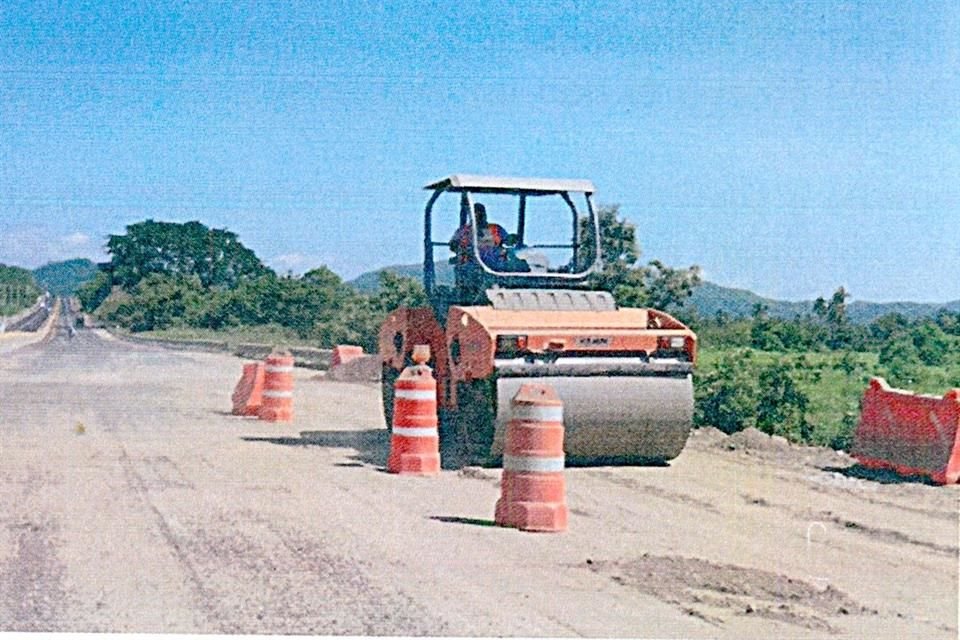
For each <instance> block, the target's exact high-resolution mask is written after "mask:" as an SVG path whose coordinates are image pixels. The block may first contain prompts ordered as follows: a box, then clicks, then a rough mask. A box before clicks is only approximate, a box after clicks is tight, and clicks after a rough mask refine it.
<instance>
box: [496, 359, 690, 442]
mask: <svg viewBox="0 0 960 640" xmlns="http://www.w3.org/2000/svg"><path fill="white" fill-rule="evenodd" d="M525 382H536V383H546V384H549V385H551V386H552V387H553V388H554V389H555V390H556V391H557V393H558V395H559V396H560V399H561V400H563V423H564V450H565V451H566V453H567V455H568V456H570V457H573V458H625V459H647V460H671V459H673V458H675V457H677V456H678V455H680V452H681V451H682V450H683V447H684V445H685V444H686V441H687V436H688V435H689V433H690V426H691V424H692V421H693V381H692V377H691V376H689V375H687V376H683V377H657V376H637V377H628V376H610V377H604V376H590V377H532V378H524V377H519V378H499V379H498V380H497V417H496V432H495V434H494V441H493V449H492V453H493V455H495V456H500V455H502V453H503V441H504V434H505V432H506V424H507V422H508V421H509V420H510V415H509V414H510V400H511V398H513V396H514V395H516V393H517V391H518V390H519V388H520V385H522V384H523V383H525Z"/></svg>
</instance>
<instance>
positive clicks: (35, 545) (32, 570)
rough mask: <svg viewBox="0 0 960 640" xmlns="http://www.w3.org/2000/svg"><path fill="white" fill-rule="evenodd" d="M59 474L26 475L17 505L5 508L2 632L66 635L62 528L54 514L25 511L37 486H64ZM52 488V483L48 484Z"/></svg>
mask: <svg viewBox="0 0 960 640" xmlns="http://www.w3.org/2000/svg"><path fill="white" fill-rule="evenodd" d="M61 482H62V479H60V478H59V477H58V476H56V475H55V474H51V473H49V472H34V471H28V473H27V474H26V477H25V478H24V479H23V480H22V481H20V482H11V483H5V484H6V486H15V485H17V484H19V485H21V486H22V490H21V492H20V495H19V496H18V497H17V499H16V500H15V501H14V503H13V504H10V505H4V506H5V507H6V508H4V509H3V511H4V512H6V514H7V515H6V516H5V517H4V518H3V521H5V528H6V529H7V537H8V538H9V539H10V540H11V542H12V546H13V551H12V553H11V554H10V555H9V556H8V557H7V558H6V559H5V560H4V561H3V562H0V631H28V632H31V631H33V632H35V631H46V632H50V631H68V630H69V629H70V626H69V623H68V622H67V620H66V614H67V611H68V605H69V598H68V594H67V592H66V590H65V589H64V586H63V584H64V578H65V575H66V568H65V566H64V564H63V562H62V561H61V559H60V558H59V557H58V553H57V549H58V545H59V537H58V534H59V531H60V526H59V523H58V522H57V520H56V518H55V517H53V516H52V515H51V514H49V513H46V512H43V511H40V512H37V511H35V510H31V511H30V512H26V511H25V508H27V507H29V506H30V505H34V504H35V503H36V500H35V497H36V496H35V494H36V492H37V489H38V487H42V486H51V485H52V486H56V485H57V484H59V483H61ZM47 483H50V484H47Z"/></svg>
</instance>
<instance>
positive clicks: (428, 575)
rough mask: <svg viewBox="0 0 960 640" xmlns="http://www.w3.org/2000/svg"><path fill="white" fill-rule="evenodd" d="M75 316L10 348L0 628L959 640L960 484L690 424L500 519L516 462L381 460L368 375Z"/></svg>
mask: <svg viewBox="0 0 960 640" xmlns="http://www.w3.org/2000/svg"><path fill="white" fill-rule="evenodd" d="M240 371H241V360H239V359H236V358H233V357H228V356H223V355H215V354H201V353H190V352H180V351H176V352H175V351H164V350H161V349H156V348H151V347H144V346H140V345H130V344H126V343H123V342H119V341H117V340H114V339H111V338H109V337H107V336H106V335H101V334H97V333H95V332H92V331H79V332H78V333H77V335H76V336H75V337H73V338H71V337H70V336H69V335H68V334H67V332H66V329H65V325H64V326H61V327H59V328H55V329H54V331H53V332H52V334H51V336H50V338H49V339H48V340H46V341H41V342H35V343H34V344H24V340H22V339H21V340H16V339H10V340H5V341H0V631H21V630H23V631H39V630H42V631H73V632H88V631H112V632H190V633H280V634H303V633H307V634H324V635H326V634H353V635H383V634H390V635H414V636H416V635H444V636H594V637H596V636H604V637H623V636H629V637H686V638H708V637H721V638H744V637H753V638H770V637H790V638H813V637H816V638H822V637H863V638H866V637H870V638H876V637H898V638H906V637H917V638H920V637H923V638H956V637H957V601H958V515H957V514H958V496H960V491H958V488H957V487H955V486H954V487H934V486H928V485H925V484H922V483H915V482H905V481H903V480H902V479H897V478H892V477H878V476H867V475H864V474H863V473H859V472H857V471H856V467H852V468H851V465H852V462H851V461H850V460H849V458H846V457H845V456H841V455H838V454H836V453H834V452H830V451H822V450H815V449H802V448H797V447H792V446H790V445H787V444H786V443H785V442H779V441H777V440H774V439H770V438H767V437H766V436H763V435H762V434H756V433H746V434H738V436H733V437H730V438H728V437H725V436H723V435H722V434H720V433H719V432H716V431H713V430H703V431H699V432H696V433H695V434H694V436H693V437H692V438H691V441H690V443H689V445H688V446H687V449H686V450H685V451H684V453H683V454H682V455H681V456H680V457H679V458H678V459H677V460H676V461H674V462H673V463H672V464H671V465H670V466H665V467H595V468H576V469H568V470H567V471H566V480H567V502H568V505H569V507H570V510H571V516H570V525H569V531H567V532H566V533H562V534H530V533H523V532H519V531H516V530H511V529H503V528H499V527H495V526H492V518H493V509H494V504H495V502H496V500H497V498H498V497H499V487H498V481H499V471H498V470H495V469H479V468H468V469H466V470H462V471H459V472H458V471H444V472H443V473H442V474H441V475H440V476H439V477H437V478H410V477H397V476H392V475H390V474H387V473H384V472H383V465H384V463H385V460H386V455H387V450H388V446H389V444H388V443H389V441H388V437H387V432H386V430H385V429H383V427H382V415H381V410H380V406H379V391H378V390H377V388H376V387H374V386H372V385H359V384H349V383H342V382H330V381H323V380H317V379H316V377H317V375H316V372H314V371H307V370H299V369H298V370H297V372H296V384H297V388H296V398H295V411H296V418H295V421H294V422H293V423H289V424H271V423H264V422H260V421H257V420H255V419H244V418H236V417H233V416H231V415H229V410H230V393H231V391H232V389H233V386H234V384H235V383H236V381H237V379H238V378H239V375H240Z"/></svg>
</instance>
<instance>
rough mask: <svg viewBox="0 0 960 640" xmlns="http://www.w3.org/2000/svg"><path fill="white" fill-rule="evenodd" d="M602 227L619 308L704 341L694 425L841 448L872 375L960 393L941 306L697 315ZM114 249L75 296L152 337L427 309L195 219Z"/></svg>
mask: <svg viewBox="0 0 960 640" xmlns="http://www.w3.org/2000/svg"><path fill="white" fill-rule="evenodd" d="M599 217H600V223H601V244H602V248H603V251H604V256H605V260H606V268H605V269H604V271H603V272H602V273H600V274H598V275H597V276H596V277H595V279H594V282H593V285H594V286H595V287H597V288H602V289H605V290H608V291H611V292H613V294H614V296H615V297H616V298H617V301H618V303H619V304H620V305H622V306H651V307H657V308H662V309H666V310H668V311H670V312H672V313H674V314H676V315H677V316H678V317H679V318H680V319H682V320H683V321H684V322H686V323H687V324H688V325H689V326H691V328H693V329H694V330H695V331H696V332H697V334H698V337H699V341H700V362H699V363H698V367H697V372H696V374H695V377H694V386H695V393H696V415H695V423H696V425H697V426H715V427H717V428H719V429H721V430H723V431H725V432H727V433H733V432H736V431H740V430H743V429H746V428H748V427H753V428H756V429H759V430H761V431H763V432H765V433H769V434H773V435H781V436H784V437H786V438H787V439H789V440H790V441H792V442H798V443H809V444H817V445H822V446H830V447H834V448H837V449H845V448H847V447H848V446H849V444H850V440H851V437H852V434H853V430H854V428H855V427H856V422H857V419H858V417H859V401H860V397H861V395H862V393H863V389H864V387H865V385H866V384H867V383H868V382H869V380H870V378H871V377H872V376H878V375H879V376H883V377H885V378H886V379H887V381H888V382H890V383H891V384H892V385H894V386H898V387H902V388H906V389H911V390H914V391H917V392H925V393H933V394H936V395H940V394H942V393H943V392H944V391H946V390H947V389H948V388H950V387H954V386H960V313H952V312H949V311H947V310H946V309H943V310H941V311H940V312H939V313H937V314H936V315H935V316H934V317H928V318H919V319H908V318H906V317H904V316H903V315H900V314H896V313H892V314H887V315H885V316H882V317H880V318H877V319H876V320H874V321H873V322H870V323H869V324H864V323H860V324H858V323H853V322H851V321H850V319H849V317H848V313H847V300H848V299H849V297H850V296H849V293H848V292H847V291H845V290H844V289H843V288H842V287H841V288H838V289H837V290H836V291H835V292H834V293H833V294H832V295H831V296H830V297H829V298H819V299H817V300H816V301H815V302H814V303H813V304H812V305H811V306H810V308H809V309H808V310H806V311H805V312H801V313H797V314H796V315H795V317H793V318H791V319H783V318H779V317H772V316H771V315H770V314H769V312H768V310H767V308H766V307H764V306H763V305H762V304H757V305H755V306H754V308H753V312H752V314H751V315H750V317H745V318H743V317H740V318H733V317H728V316H726V315H725V314H723V313H718V314H716V316H714V317H711V318H704V317H700V316H698V315H697V314H696V312H695V310H693V309H691V308H688V307H687V306H686V305H685V304H684V303H685V301H687V299H688V298H689V297H690V295H691V292H692V291H693V290H694V288H695V287H696V286H697V285H698V284H700V273H699V269H698V268H697V267H696V266H691V267H689V268H679V269H678V268H671V267H668V266H666V265H664V264H662V263H661V262H659V261H656V260H654V261H650V262H647V263H645V264H643V263H641V262H640V260H639V258H640V249H639V246H638V244H637V241H636V234H635V228H634V225H633V224H631V223H630V222H628V221H627V220H625V219H623V218H621V217H620V214H619V210H618V207H616V206H609V207H601V208H600V211H599ZM107 251H108V253H109V254H110V256H111V259H110V262H108V263H106V264H103V265H100V268H99V270H98V271H97V272H96V274H95V276H94V277H93V278H92V279H90V280H89V281H88V282H86V283H85V284H83V285H82V286H80V287H79V290H78V291H77V296H78V297H79V299H80V300H81V302H82V304H83V307H84V309H85V310H87V311H88V312H91V313H93V315H94V316H95V317H97V318H99V319H100V320H101V321H103V322H106V323H109V324H112V325H116V326H120V327H122V328H124V329H125V330H128V331H132V332H138V333H142V334H145V335H153V336H157V337H166V338H183V339H211V340H221V341H223V340H226V341H228V342H264V343H284V344H288V345H294V344H299V345H309V346H319V347H331V346H333V345H336V344H343V343H350V344H359V345H362V346H363V347H364V349H365V350H367V351H368V352H372V351H375V350H376V348H377V332H378V329H379V326H380V324H381V323H382V322H383V320H384V319H385V317H386V316H387V314H389V313H390V312H391V311H392V310H394V309H396V308H398V307H400V306H421V305H424V304H426V303H427V300H426V295H425V293H424V290H423V288H422V286H421V285H420V283H419V282H418V281H417V280H415V279H413V278H408V277H405V276H401V275H397V274H394V273H392V272H390V271H381V272H380V274H379V287H378V288H377V289H376V291H374V292H372V293H360V292H358V291H356V290H355V289H354V288H353V287H351V286H349V285H348V284H346V283H344V282H343V280H341V278H340V277H339V276H338V275H337V274H335V273H334V272H333V271H331V270H330V269H328V268H326V267H324V266H319V267H317V268H316V269H313V270H311V271H308V272H306V273H304V274H303V275H300V276H295V275H293V274H289V273H288V274H286V275H281V274H277V273H275V272H274V271H273V270H271V269H270V268H268V267H267V266H265V265H264V264H263V263H262V262H261V261H260V259H259V258H258V257H257V256H256V255H255V254H254V253H253V252H252V251H250V250H249V249H247V248H246V247H244V246H243V245H242V244H241V243H240V241H239V239H238V238H237V236H236V235H235V234H233V233H231V232H229V231H226V230H221V229H209V228H207V227H205V226H204V225H202V224H201V223H199V222H189V223H186V224H178V223H167V222H155V221H153V220H146V221H144V222H140V223H137V224H133V225H130V226H128V227H127V229H126V233H124V234H122V235H117V236H111V237H110V239H109V242H108V243H107ZM27 275H30V274H29V272H27ZM0 282H2V281H0ZM0 302H2V300H0Z"/></svg>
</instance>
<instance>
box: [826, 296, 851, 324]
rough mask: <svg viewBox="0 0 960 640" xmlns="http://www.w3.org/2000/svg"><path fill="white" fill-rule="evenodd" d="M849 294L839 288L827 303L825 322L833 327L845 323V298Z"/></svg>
mask: <svg viewBox="0 0 960 640" xmlns="http://www.w3.org/2000/svg"><path fill="white" fill-rule="evenodd" d="M849 297H850V294H849V293H847V290H846V289H844V288H843V287H839V288H838V289H837V290H836V291H834V292H833V295H832V296H831V297H830V302H828V303H827V322H828V323H829V324H831V325H833V326H835V327H839V326H841V325H844V324H846V322H847V298H849Z"/></svg>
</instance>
